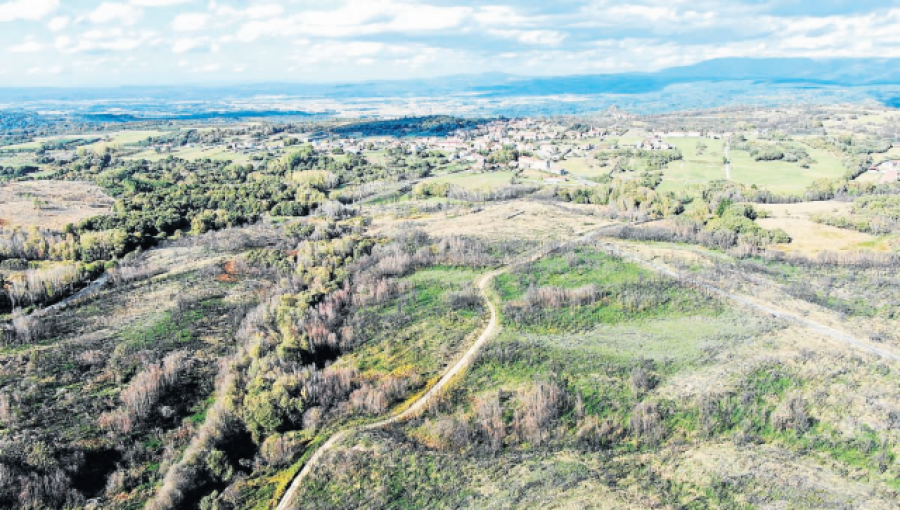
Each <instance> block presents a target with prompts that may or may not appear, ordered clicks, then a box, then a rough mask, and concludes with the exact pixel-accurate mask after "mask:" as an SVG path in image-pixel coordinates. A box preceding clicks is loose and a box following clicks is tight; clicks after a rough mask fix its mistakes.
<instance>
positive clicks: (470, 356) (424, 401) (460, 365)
mask: <svg viewBox="0 0 900 510" xmlns="http://www.w3.org/2000/svg"><path fill="white" fill-rule="evenodd" d="M505 270H506V269H501V270H497V271H494V272H493V273H489V274H487V275H485V276H483V277H482V278H481V280H479V281H478V290H479V292H480V293H481V297H482V299H483V300H484V302H485V303H486V304H487V306H488V309H489V310H490V313H491V319H490V321H489V322H488V324H487V327H485V328H484V331H482V332H481V336H479V337H478V340H476V341H475V343H473V344H472V346H471V347H469V349H468V350H467V351H466V353H465V354H464V355H463V356H462V357H461V358H460V359H459V360H458V361H457V362H456V364H455V365H453V367H451V368H450V370H448V371H447V372H446V373H445V374H444V376H443V377H441V379H440V380H439V381H438V382H437V383H436V384H435V385H434V386H433V387H432V388H431V389H430V390H428V392H427V393H425V395H423V396H422V397H421V398H419V399H418V400H416V401H415V402H414V403H413V404H412V405H411V406H410V407H409V408H407V409H406V410H405V411H403V412H402V413H399V414H396V415H394V416H392V417H390V418H387V419H385V420H381V421H379V422H375V423H371V424H368V425H361V426H359V427H354V428H350V429H346V430H342V431H340V432H338V433H336V434H334V435H333V436H331V438H330V439H328V441H326V442H325V443H324V444H322V446H320V447H319V449H318V450H316V452H315V453H314V454H313V455H312V457H310V458H309V460H308V461H307V462H306V464H305V465H304V466H303V469H302V470H301V471H300V473H299V474H298V475H297V477H296V478H294V481H293V482H291V486H290V488H289V489H288V490H287V492H285V494H284V497H282V498H281V502H280V503H279V504H278V510H288V509H293V508H297V507H295V506H292V502H293V500H294V496H295V495H296V493H297V490H298V489H299V488H300V485H301V484H303V480H305V479H306V477H307V476H309V473H310V472H311V471H312V469H313V468H314V467H315V466H316V464H318V463H319V460H321V458H322V456H323V455H325V453H327V452H328V451H329V450H331V449H332V448H333V447H334V445H336V444H337V443H339V442H340V441H342V440H343V439H344V438H346V437H347V436H349V435H350V434H353V433H356V432H362V431H366V430H373V429H378V428H382V427H386V426H388V425H392V424H394V423H397V422H399V421H403V420H407V419H409V418H412V417H415V416H417V415H418V414H419V413H421V412H422V411H424V410H425V409H426V408H427V407H428V405H429V404H431V403H432V401H433V400H434V399H435V397H437V396H438V395H440V394H441V392H442V391H443V390H444V389H445V388H446V387H447V385H448V384H450V381H452V380H453V378H454V377H456V376H458V375H460V374H461V373H462V372H463V371H465V370H466V369H467V368H469V367H470V366H471V365H472V363H473V362H474V361H475V357H476V356H477V355H478V352H479V351H481V349H482V347H484V345H485V344H486V343H487V342H488V341H489V340H490V339H491V338H493V337H494V335H495V334H496V333H497V332H498V330H499V329H500V325H499V319H498V316H497V308H496V306H495V305H494V303H493V301H491V299H490V296H489V295H488V289H489V288H490V286H491V283H492V282H493V281H494V278H496V277H497V275H499V274H501V273H502V272H504V271H505Z"/></svg>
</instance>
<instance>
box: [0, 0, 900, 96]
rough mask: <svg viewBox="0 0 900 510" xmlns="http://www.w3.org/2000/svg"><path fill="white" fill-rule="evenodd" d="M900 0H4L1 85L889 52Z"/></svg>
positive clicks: (893, 49)
mask: <svg viewBox="0 0 900 510" xmlns="http://www.w3.org/2000/svg"><path fill="white" fill-rule="evenodd" d="M898 27H900V0H895V1H872V0H854V1H845V0H742V1H737V0H735V1H732V0H624V1H616V0H555V1H552V2H550V1H547V0H487V1H474V0H0V86H84V85H91V86H96V85H110V86H113V85H129V84H184V83H253V82H264V81H278V82H344V81H359V80H371V79H395V78H412V77H432V76H441V75H452V74H470V73H485V72H505V73H511V74H519V75H561V74H590V73H607V72H621V71H652V70H657V69H660V68H665V67H671V66H676V65H684V64H691V63H694V62H698V61H702V60H707V59H711V58H717V57H728V56H752V57H773V56H805V57H900V28H898Z"/></svg>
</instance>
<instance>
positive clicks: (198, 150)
mask: <svg viewBox="0 0 900 510" xmlns="http://www.w3.org/2000/svg"><path fill="white" fill-rule="evenodd" d="M170 155H171V156H174V157H176V158H181V159H185V160H188V161H194V160H198V159H211V160H214V161H233V162H235V163H238V164H242V165H245V164H247V163H249V162H250V156H249V155H247V154H240V153H237V152H233V151H230V150H228V149H225V148H221V147H217V148H215V149H204V148H202V147H192V148H185V149H180V150H177V151H173V152H171V153H157V152H156V151H154V150H145V151H141V152H138V153H137V154H133V155H131V156H127V157H126V158H124V159H127V160H131V161H137V160H141V159H146V160H147V161H162V160H164V159H166V158H168V157H169V156H170Z"/></svg>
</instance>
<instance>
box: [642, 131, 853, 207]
mask: <svg viewBox="0 0 900 510" xmlns="http://www.w3.org/2000/svg"><path fill="white" fill-rule="evenodd" d="M666 141H667V142H668V143H670V144H671V145H674V146H675V147H677V148H678V149H679V150H681V153H682V155H683V157H684V159H683V160H681V161H673V162H672V163H670V164H669V166H668V168H667V169H666V170H665V172H664V179H663V183H662V184H661V185H660V190H663V191H675V190H680V189H685V188H687V187H689V186H691V185H695V184H703V183H706V182H710V181H714V180H722V179H725V164H724V162H723V158H724V156H725V141H724V140H709V139H705V138H673V139H670V140H666ZM701 141H702V142H703V143H705V144H706V145H707V146H708V148H707V149H706V150H705V151H704V153H703V154H702V155H697V145H698V144H699V143H700V142H701ZM794 143H799V142H794ZM804 149H806V151H807V152H808V153H809V154H810V156H811V157H812V158H813V160H815V161H816V162H815V163H814V164H813V165H811V166H810V168H808V169H807V168H802V167H800V165H798V164H797V163H787V162H783V161H754V160H753V158H751V157H750V155H749V153H747V152H745V151H738V150H732V151H731V158H732V165H731V167H732V168H731V176H732V179H733V180H734V181H735V182H739V183H742V184H746V185H752V184H756V185H757V186H759V187H763V188H766V189H769V190H771V191H773V192H776V193H791V194H799V193H801V192H802V191H803V190H805V189H806V188H807V187H808V186H809V185H810V184H812V183H813V181H815V180H817V179H834V178H838V177H841V176H842V175H843V174H844V173H845V172H846V169H845V168H844V167H843V165H842V164H841V161H840V159H839V158H838V157H837V156H835V155H833V154H831V153H829V152H826V151H823V150H820V149H814V148H812V147H809V146H806V145H804Z"/></svg>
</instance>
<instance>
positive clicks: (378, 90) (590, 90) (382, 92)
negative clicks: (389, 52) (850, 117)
mask: <svg viewBox="0 0 900 510" xmlns="http://www.w3.org/2000/svg"><path fill="white" fill-rule="evenodd" d="M725 81H756V82H772V83H809V84H812V85H836V86H844V87H856V86H869V85H894V84H900V59H871V58H870V59H806V58H778V59H753V58H724V59H715V60H709V61H705V62H701V63H699V64H695V65H691V66H685V67H674V68H669V69H665V70H662V71H659V72H655V73H621V74H598V75H578V76H551V77H524V76H513V75H506V74H501V73H491V74H482V75H463V76H449V77H441V78H432V79H425V80H396V81H370V82H359V83H343V84H337V83H336V84H308V83H306V84H291V83H262V84H247V85H231V86H177V87H175V86H172V87H162V86H154V87H117V88H100V89H96V88H84V89H82V88H65V89H54V88H33V89H11V88H0V101H8V102H13V101H15V102H22V101H48V100H61V101H72V100H91V99H107V100H108V99H125V98H130V99H148V98H165V99H169V100H192V99H211V98H217V99H222V98H229V97H247V96H256V95H290V96H298V95H299V96H310V97H331V98H346V97H389V96H430V95H435V94H451V93H452V94H467V93H475V94H479V95H483V96H493V97H503V96H533V95H539V96H543V95H557V94H599V93H614V94H641V93H646V92H650V91H654V90H660V89H662V88H665V87H667V86H669V85H673V84H678V83H694V82H725Z"/></svg>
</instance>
